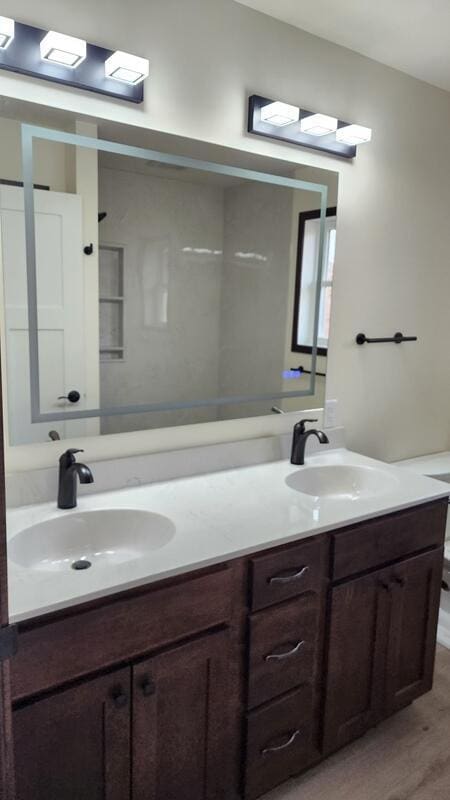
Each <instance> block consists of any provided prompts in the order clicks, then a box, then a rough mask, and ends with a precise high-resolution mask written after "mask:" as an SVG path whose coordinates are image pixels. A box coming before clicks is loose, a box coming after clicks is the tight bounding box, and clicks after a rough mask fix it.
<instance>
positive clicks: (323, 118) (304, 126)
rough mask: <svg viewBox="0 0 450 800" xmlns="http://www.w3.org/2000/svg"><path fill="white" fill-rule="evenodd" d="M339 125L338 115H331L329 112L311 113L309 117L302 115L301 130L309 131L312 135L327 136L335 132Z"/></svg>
mask: <svg viewBox="0 0 450 800" xmlns="http://www.w3.org/2000/svg"><path fill="white" fill-rule="evenodd" d="M337 125H338V121H337V119H336V117H329V116H327V114H309V116H307V117H302V119H301V121H300V130H301V131H303V133H309V135H310V136H326V135H327V134H328V133H334V132H335V131H336V129H337Z"/></svg>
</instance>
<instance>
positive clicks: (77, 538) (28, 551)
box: [8, 509, 175, 572]
mask: <svg viewBox="0 0 450 800" xmlns="http://www.w3.org/2000/svg"><path fill="white" fill-rule="evenodd" d="M174 535H175V525H174V524H173V522H171V521H170V519H167V517H163V516H161V515H160V514H153V513H152V512H150V511H137V510H135V509H105V510H97V511H83V512H79V513H74V514H70V515H68V516H66V517H64V516H61V517H55V518H53V519H50V520H47V521H45V522H40V523H38V524H37V525H32V526H30V527H29V528H24V529H23V530H22V531H20V532H19V533H17V534H16V535H15V536H14V537H13V538H12V539H11V540H10V541H9V542H8V556H9V558H11V559H12V560H13V561H15V562H16V564H19V565H20V566H22V567H28V568H30V569H36V570H42V571H45V572H60V571H66V570H70V569H71V567H73V568H74V569H81V570H84V569H87V568H88V567H90V566H91V565H93V566H100V565H101V566H103V567H106V566H108V565H117V564H124V563H126V562H127V561H134V560H136V559H138V558H143V557H145V556H146V555H148V554H149V553H150V552H151V551H152V550H157V549H159V548H161V547H164V545H165V544H167V542H169V541H170V540H171V539H172V538H173V536H174Z"/></svg>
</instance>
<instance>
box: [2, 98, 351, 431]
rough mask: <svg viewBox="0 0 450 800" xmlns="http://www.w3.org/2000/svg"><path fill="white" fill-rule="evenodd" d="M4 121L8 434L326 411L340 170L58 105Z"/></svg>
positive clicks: (116, 428)
mask: <svg viewBox="0 0 450 800" xmlns="http://www.w3.org/2000/svg"><path fill="white" fill-rule="evenodd" d="M43 121H44V122H46V124H45V125H44V124H43ZM0 129H1V134H2V142H4V145H3V147H2V154H1V156H0V226H1V228H0V232H1V242H0V245H1V247H0V255H1V259H0V260H1V269H2V301H3V306H4V315H3V329H2V339H3V344H4V350H5V352H6V383H7V429H8V436H9V443H10V445H17V444H28V443H32V442H45V441H48V440H49V437H50V438H54V439H58V438H59V439H65V438H68V437H70V438H73V437H76V436H87V435H99V434H109V433H118V432H125V431H132V430H144V429H149V428H161V427H167V426H176V425H185V424H189V423H198V422H212V421H218V420H227V419H233V418H242V417H253V416H258V415H265V414H270V413H271V411H272V409H273V408H274V407H277V408H279V409H281V410H288V411H290V410H297V409H298V410H301V409H302V408H308V407H309V408H311V407H318V406H321V405H323V402H324V386H325V375H326V347H324V343H323V332H324V331H325V330H327V331H328V330H329V327H327V326H328V325H329V315H330V304H331V287H332V263H333V262H334V248H335V223H334V233H333V232H332V226H331V224H330V223H331V222H332V217H331V215H330V209H334V212H335V213H334V220H335V218H336V204H337V175H336V174H335V173H331V172H326V171H324V170H318V169H313V168H311V167H299V166H298V165H292V164H289V163H287V162H286V163H282V164H280V162H276V161H273V160H270V159H264V158H262V157H257V156H249V155H245V154H243V153H229V152H223V151H222V149H221V148H215V147H213V146H208V145H202V144H201V143H189V142H186V141H181V140H174V139H173V137H164V136H163V135H162V134H158V135H156V134H151V133H150V132H148V131H138V130H137V129H134V128H129V129H128V128H126V127H124V126H116V125H114V124H112V123H108V124H106V123H98V122H95V121H92V120H82V121H78V120H74V119H72V118H71V117H70V116H69V115H63V114H62V112H61V114H59V115H58V114H56V115H55V117H54V118H52V119H49V120H48V121H47V120H45V119H44V120H43V119H42V112H41V113H40V115H36V118H34V117H33V116H32V115H31V114H30V112H28V114H27V117H25V118H23V117H22V118H20V116H19V114H18V113H16V114H15V115H11V117H6V116H5V117H2V118H0Z"/></svg>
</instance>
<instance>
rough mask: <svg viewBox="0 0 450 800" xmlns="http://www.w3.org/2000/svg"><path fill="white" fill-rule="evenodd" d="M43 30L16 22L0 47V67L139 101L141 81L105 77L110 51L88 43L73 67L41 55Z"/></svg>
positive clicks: (129, 100)
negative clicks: (8, 40)
mask: <svg viewBox="0 0 450 800" xmlns="http://www.w3.org/2000/svg"><path fill="white" fill-rule="evenodd" d="M46 33H48V31H46V30H43V29H42V28H35V27H33V26H31V25H24V24H23V23H21V22H16V23H15V31H14V39H13V40H12V42H11V44H10V45H9V47H8V48H7V49H6V50H2V49H0V69H5V70H9V71H10V72H16V73H19V74H20V75H27V76H31V77H33V78H41V79H42V80H45V81H52V82H53V83H60V84H64V85H65V86H73V87H74V88H76V89H85V90H88V91H90V92H97V93H99V94H104V95H108V96H109V97H116V98H118V99H119V100H127V101H128V102H130V103H142V101H143V99H144V88H143V84H142V83H140V84H137V85H135V86H133V85H132V84H129V83H122V82H121V81H117V80H114V79H113V78H108V77H106V75H105V62H106V60H107V59H108V58H109V56H111V55H112V54H113V52H114V51H113V50H107V49H105V48H104V47H98V46H97V45H95V44H89V43H88V44H87V45H86V59H85V60H84V61H83V62H82V63H80V64H79V65H78V66H77V67H76V68H73V67H65V66H62V65H61V64H56V63H51V62H50V61H47V60H46V59H43V58H42V57H41V50H40V44H41V41H42V39H43V38H44V36H45V35H46Z"/></svg>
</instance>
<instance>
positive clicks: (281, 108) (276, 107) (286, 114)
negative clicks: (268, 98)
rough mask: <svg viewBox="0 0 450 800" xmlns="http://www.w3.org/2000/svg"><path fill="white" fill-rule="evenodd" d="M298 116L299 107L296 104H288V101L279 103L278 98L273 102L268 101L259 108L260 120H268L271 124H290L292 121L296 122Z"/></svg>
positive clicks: (279, 125) (280, 125)
mask: <svg viewBox="0 0 450 800" xmlns="http://www.w3.org/2000/svg"><path fill="white" fill-rule="evenodd" d="M299 117H300V109H299V108H297V106H290V105H289V104H288V103H280V102H279V101H278V100H277V101H276V102H275V103H269V104H268V105H267V106H263V107H262V108H261V120H262V121H263V122H270V124H271V125H277V126H278V127H282V125H291V124H292V123H293V122H298V120H299Z"/></svg>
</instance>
